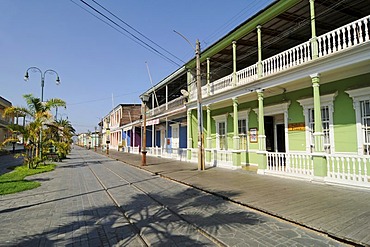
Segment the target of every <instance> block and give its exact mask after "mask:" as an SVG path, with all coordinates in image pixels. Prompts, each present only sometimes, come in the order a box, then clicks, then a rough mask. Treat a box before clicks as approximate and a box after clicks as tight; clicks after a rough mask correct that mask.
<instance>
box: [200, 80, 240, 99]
mask: <svg viewBox="0 0 370 247" xmlns="http://www.w3.org/2000/svg"><path fill="white" fill-rule="evenodd" d="M232 81H233V76H232V75H228V76H225V77H222V78H220V79H218V80H216V81H214V82H212V83H211V85H210V94H211V95H213V94H216V93H220V92H222V91H225V90H227V89H228V88H231V87H232ZM203 87H207V85H206V86H203ZM203 96H204V95H203Z"/></svg>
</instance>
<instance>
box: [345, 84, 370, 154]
mask: <svg viewBox="0 0 370 247" xmlns="http://www.w3.org/2000/svg"><path fill="white" fill-rule="evenodd" d="M346 93H347V94H348V95H349V96H350V97H351V98H352V99H353V107H354V109H355V113H356V129H357V153H358V154H359V155H370V87H365V88H358V89H353V90H348V91H346Z"/></svg>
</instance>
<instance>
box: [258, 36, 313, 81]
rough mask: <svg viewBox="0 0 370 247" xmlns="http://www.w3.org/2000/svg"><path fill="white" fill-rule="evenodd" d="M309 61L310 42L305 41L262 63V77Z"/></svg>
mask: <svg viewBox="0 0 370 247" xmlns="http://www.w3.org/2000/svg"><path fill="white" fill-rule="evenodd" d="M310 60H311V42H309V41H307V42H305V43H303V44H300V45H297V46H295V47H293V48H290V49H289V50H286V51H284V52H281V53H279V54H276V55H275V56H272V57H270V58H268V59H266V60H263V61H262V66H263V76H267V75H271V74H275V73H278V72H280V71H283V70H286V69H288V68H291V67H294V66H298V65H301V64H303V63H305V62H308V61H310Z"/></svg>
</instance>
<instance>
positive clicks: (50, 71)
mask: <svg viewBox="0 0 370 247" xmlns="http://www.w3.org/2000/svg"><path fill="white" fill-rule="evenodd" d="M28 71H32V72H39V73H40V75H41V103H42V102H44V86H45V75H46V73H49V74H55V75H56V76H57V79H56V81H55V82H56V84H57V85H59V84H60V79H59V75H58V73H57V72H56V71H55V70H52V69H48V70H45V71H44V72H42V71H41V69H39V68H37V67H29V68H28V69H27V70H26V74H25V75H24V80H25V81H28V79H29V75H28ZM39 145H40V148H39V154H40V158H41V156H42V129H41V130H40V141H39Z"/></svg>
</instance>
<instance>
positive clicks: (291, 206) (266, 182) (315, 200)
mask: <svg viewBox="0 0 370 247" xmlns="http://www.w3.org/2000/svg"><path fill="white" fill-rule="evenodd" d="M109 156H110V157H111V158H114V159H117V160H121V161H123V162H125V163H127V164H131V165H134V166H137V167H140V168H143V169H145V170H147V171H150V172H152V173H155V174H160V175H161V176H163V177H167V178H169V179H172V180H176V181H179V182H182V183H185V184H188V185H191V186H194V187H197V188H199V189H201V190H204V191H207V192H212V193H217V194H219V195H221V196H223V197H226V198H228V199H230V200H232V201H234V202H237V203H240V204H242V205H247V206H249V207H252V208H254V209H258V210H259V211H262V212H265V213H268V214H271V215H274V216H277V217H280V218H283V219H286V220H289V221H291V222H295V223H297V224H300V225H303V226H306V227H309V228H312V229H315V230H317V231H320V232H323V233H325V234H328V235H330V236H333V237H336V238H340V239H343V240H348V241H350V242H352V243H356V244H360V245H364V246H370V190H365V189H358V188H356V189H355V188H349V187H341V186H333V185H324V184H317V183H312V182H307V181H301V180H295V179H285V178H278V177H273V176H266V175H257V174H254V173H251V172H248V171H243V170H236V171H235V170H234V171H232V170H228V169H222V168H208V169H207V170H206V171H201V172H200V171H198V170H197V164H194V163H188V162H181V161H177V160H170V159H163V158H156V157H151V156H147V164H148V165H147V166H145V167H141V166H140V164H141V156H140V155H137V154H128V153H122V152H117V151H114V150H110V155H109Z"/></svg>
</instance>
